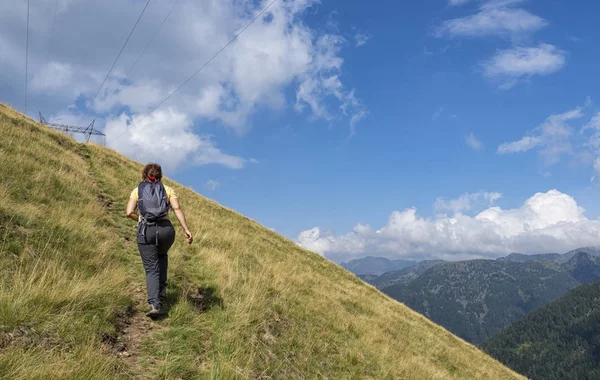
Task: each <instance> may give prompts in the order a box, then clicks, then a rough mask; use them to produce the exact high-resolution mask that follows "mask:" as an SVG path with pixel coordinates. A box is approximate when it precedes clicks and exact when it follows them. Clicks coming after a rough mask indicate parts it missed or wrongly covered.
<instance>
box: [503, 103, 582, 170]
mask: <svg viewBox="0 0 600 380" xmlns="http://www.w3.org/2000/svg"><path fill="white" fill-rule="evenodd" d="M581 117H583V110H582V108H581V107H577V108H575V109H572V110H570V111H567V112H565V113H562V114H557V115H551V116H549V117H548V118H547V119H546V120H545V121H544V122H543V123H542V124H541V125H540V126H538V127H537V128H535V129H533V131H532V132H531V133H529V135H528V136H524V137H522V138H521V139H519V140H517V141H513V142H507V143H503V144H501V145H500V146H498V153H500V154H507V153H520V152H527V151H529V150H532V149H534V148H538V149H539V150H538V153H539V154H540V156H542V158H543V159H544V160H545V161H546V163H547V164H552V163H555V162H557V161H559V159H560V157H561V156H562V155H564V154H570V153H571V152H572V149H573V147H572V143H571V136H572V134H573V128H572V127H571V126H570V125H569V123H568V122H569V121H571V120H575V119H579V118H581Z"/></svg>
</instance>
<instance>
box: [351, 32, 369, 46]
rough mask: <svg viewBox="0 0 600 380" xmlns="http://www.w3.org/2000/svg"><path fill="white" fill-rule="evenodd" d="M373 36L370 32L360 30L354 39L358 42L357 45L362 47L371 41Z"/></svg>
mask: <svg viewBox="0 0 600 380" xmlns="http://www.w3.org/2000/svg"><path fill="white" fill-rule="evenodd" d="M370 39H371V37H370V36H369V35H368V34H365V33H363V32H358V33H356V34H355V35H354V41H355V42H356V47H361V46H363V45H365V44H366V43H367V41H369V40H370Z"/></svg>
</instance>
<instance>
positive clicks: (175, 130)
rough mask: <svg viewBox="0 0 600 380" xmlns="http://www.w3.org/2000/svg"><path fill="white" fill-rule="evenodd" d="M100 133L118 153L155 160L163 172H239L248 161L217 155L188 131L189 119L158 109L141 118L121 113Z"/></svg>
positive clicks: (217, 151)
mask: <svg viewBox="0 0 600 380" xmlns="http://www.w3.org/2000/svg"><path fill="white" fill-rule="evenodd" d="M125 131H127V133H124V132H125ZM104 133H105V134H106V139H107V141H108V144H109V146H111V147H113V148H114V149H116V150H118V151H119V152H123V153H124V154H126V155H128V156H129V157H132V158H133V159H135V160H137V161H140V162H149V161H155V162H156V161H157V162H159V163H160V164H161V165H162V166H164V167H165V169H167V170H174V169H175V168H177V167H179V166H181V165H183V164H185V165H208V164H219V165H224V166H226V167H229V168H232V169H240V168H242V167H243V166H244V165H245V164H246V163H247V162H248V161H249V160H247V159H244V158H241V157H237V156H231V155H228V154H225V153H223V152H221V150H220V149H219V148H217V147H216V145H215V143H214V141H212V140H211V139H210V137H208V136H202V135H198V134H195V133H194V132H192V122H191V121H190V119H189V117H188V116H187V115H186V114H184V113H180V112H178V111H176V110H174V109H164V110H159V111H157V112H155V113H153V114H151V115H150V116H148V117H147V118H145V119H142V118H141V116H135V117H133V118H130V117H129V116H127V115H126V114H121V115H120V116H118V117H115V118H111V119H109V120H108V121H107V123H106V127H105V129H104Z"/></svg>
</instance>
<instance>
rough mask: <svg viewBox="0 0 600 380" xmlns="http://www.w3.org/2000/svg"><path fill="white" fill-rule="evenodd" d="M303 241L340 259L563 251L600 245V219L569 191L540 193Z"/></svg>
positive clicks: (406, 213)
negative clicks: (508, 203) (514, 204)
mask: <svg viewBox="0 0 600 380" xmlns="http://www.w3.org/2000/svg"><path fill="white" fill-rule="evenodd" d="M297 243H298V244H300V245H301V246H303V247H305V248H307V249H310V250H313V251H315V252H318V253H320V254H322V255H326V256H327V257H328V258H330V259H332V260H335V261H341V260H349V259H352V258H356V257H361V256H365V255H367V254H369V255H382V256H387V257H393V258H414V259H428V258H444V259H450V260H452V259H458V258H461V259H462V258H464V257H480V258H495V257H498V256H500V255H505V254H508V253H511V252H523V253H542V252H563V251H568V250H570V249H574V248H577V247H581V246H592V245H598V244H600V221H598V220H591V219H588V218H587V217H586V216H585V215H584V210H583V209H582V208H581V207H580V206H579V205H578V204H577V202H576V201H575V200H574V199H573V198H572V197H571V196H569V195H567V194H564V193H562V192H560V191H558V190H550V191H548V192H546V193H537V194H535V195H533V196H532V197H531V198H529V199H528V200H527V201H526V202H525V203H524V204H523V205H522V206H521V207H519V208H515V209H502V208H500V207H490V208H488V209H486V210H484V211H482V212H480V213H479V214H477V215H475V216H473V217H472V216H468V215H462V214H456V215H454V216H446V215H443V216H437V217H435V218H425V217H422V216H419V215H418V214H417V210H416V209H414V208H410V209H405V210H403V211H394V212H392V213H391V215H390V217H389V218H388V221H387V223H386V224H385V225H384V226H383V227H381V228H379V229H377V230H373V229H372V228H371V227H368V226H362V225H359V226H357V228H355V229H354V230H353V231H351V232H349V233H347V234H344V235H336V234H335V233H333V232H326V231H323V230H322V229H321V228H319V227H315V228H312V229H310V230H307V231H303V232H302V233H300V235H299V236H298V238H297Z"/></svg>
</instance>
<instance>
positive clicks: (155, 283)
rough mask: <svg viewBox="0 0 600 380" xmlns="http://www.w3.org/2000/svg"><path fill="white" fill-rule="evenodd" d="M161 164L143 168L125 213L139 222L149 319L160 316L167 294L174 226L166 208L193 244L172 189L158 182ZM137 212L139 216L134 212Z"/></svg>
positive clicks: (151, 164)
mask: <svg viewBox="0 0 600 380" xmlns="http://www.w3.org/2000/svg"><path fill="white" fill-rule="evenodd" d="M161 178H162V170H161V167H160V165H158V164H154V163H150V164H148V165H146V166H145V167H144V170H143V171H142V182H141V183H140V184H139V185H138V186H137V187H136V188H135V189H133V191H132V192H131V196H130V197H129V203H128V204H127V211H126V212H127V216H128V217H129V218H131V219H133V220H135V221H137V222H138V225H137V245H138V248H139V250H140V255H141V256H142V264H143V265H144V270H145V271H146V288H147V291H148V303H149V304H150V311H148V313H146V315H147V316H149V317H151V318H156V317H158V316H159V315H160V307H161V299H162V300H164V299H165V298H166V295H167V266H168V261H169V258H168V252H169V248H171V245H173V242H174V240H175V228H173V225H172V224H171V221H170V220H169V208H171V209H173V211H174V212H175V215H176V216H177V219H178V220H179V223H180V224H181V227H183V232H184V234H185V241H186V242H187V243H188V244H192V234H191V233H190V230H189V229H188V227H187V224H186V223H185V215H184V214H183V211H181V208H180V207H179V201H178V200H177V194H175V191H174V190H173V189H172V188H171V187H169V186H166V185H163V183H162V182H161ZM136 209H137V211H138V212H139V214H140V215H139V216H138V215H137V213H136Z"/></svg>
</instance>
